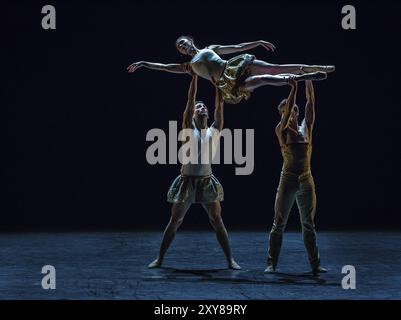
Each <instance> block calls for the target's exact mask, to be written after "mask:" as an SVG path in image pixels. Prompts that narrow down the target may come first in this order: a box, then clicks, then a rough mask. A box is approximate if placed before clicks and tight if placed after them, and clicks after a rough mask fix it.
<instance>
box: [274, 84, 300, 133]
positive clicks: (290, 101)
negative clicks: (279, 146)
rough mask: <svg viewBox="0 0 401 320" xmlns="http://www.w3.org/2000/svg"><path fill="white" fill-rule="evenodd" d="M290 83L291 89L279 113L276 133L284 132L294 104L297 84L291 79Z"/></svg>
mask: <svg viewBox="0 0 401 320" xmlns="http://www.w3.org/2000/svg"><path fill="white" fill-rule="evenodd" d="M290 85H291V91H290V94H289V96H288V98H287V101H286V103H285V105H284V107H283V109H282V110H283V111H282V113H281V120H280V123H279V125H278V126H277V133H278V134H282V133H283V132H284V130H286V129H288V128H289V127H288V121H289V120H290V115H291V112H292V109H293V108H294V106H295V100H296V97H297V89H298V85H297V82H296V81H295V80H292V81H291V82H290Z"/></svg>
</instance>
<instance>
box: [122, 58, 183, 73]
mask: <svg viewBox="0 0 401 320" xmlns="http://www.w3.org/2000/svg"><path fill="white" fill-rule="evenodd" d="M141 67H144V68H147V69H153V70H160V71H167V72H172V73H191V67H190V65H189V64H188V63H180V64H178V63H169V64H163V63H154V62H147V61H139V62H134V63H132V64H130V65H129V66H128V67H127V70H128V72H135V71H136V70H137V69H139V68H141Z"/></svg>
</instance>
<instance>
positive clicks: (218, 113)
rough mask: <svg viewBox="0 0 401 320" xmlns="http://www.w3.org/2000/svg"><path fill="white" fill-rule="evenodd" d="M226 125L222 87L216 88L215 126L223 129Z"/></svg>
mask: <svg viewBox="0 0 401 320" xmlns="http://www.w3.org/2000/svg"><path fill="white" fill-rule="evenodd" d="M223 125H224V100H223V94H222V92H221V90H220V89H218V88H216V98H215V107H214V122H213V127H214V128H216V129H217V130H219V131H221V130H222V129H223Z"/></svg>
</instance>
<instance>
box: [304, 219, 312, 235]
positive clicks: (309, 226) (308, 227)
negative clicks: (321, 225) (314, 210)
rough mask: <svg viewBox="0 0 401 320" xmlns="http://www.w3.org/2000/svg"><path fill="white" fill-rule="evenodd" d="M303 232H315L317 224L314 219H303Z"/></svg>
mask: <svg viewBox="0 0 401 320" xmlns="http://www.w3.org/2000/svg"><path fill="white" fill-rule="evenodd" d="M302 232H303V233H315V225H314V223H313V221H302Z"/></svg>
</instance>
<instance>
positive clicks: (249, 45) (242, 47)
mask: <svg viewBox="0 0 401 320" xmlns="http://www.w3.org/2000/svg"><path fill="white" fill-rule="evenodd" d="M258 46H263V47H264V48H265V49H267V50H271V51H274V50H275V49H276V47H275V46H274V45H273V44H271V43H270V42H267V41H263V40H259V41H252V42H244V43H240V44H236V45H226V46H223V45H218V44H215V45H211V46H209V49H212V50H214V51H215V52H216V53H217V54H231V53H236V52H241V51H247V50H250V49H253V48H256V47H258Z"/></svg>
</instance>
